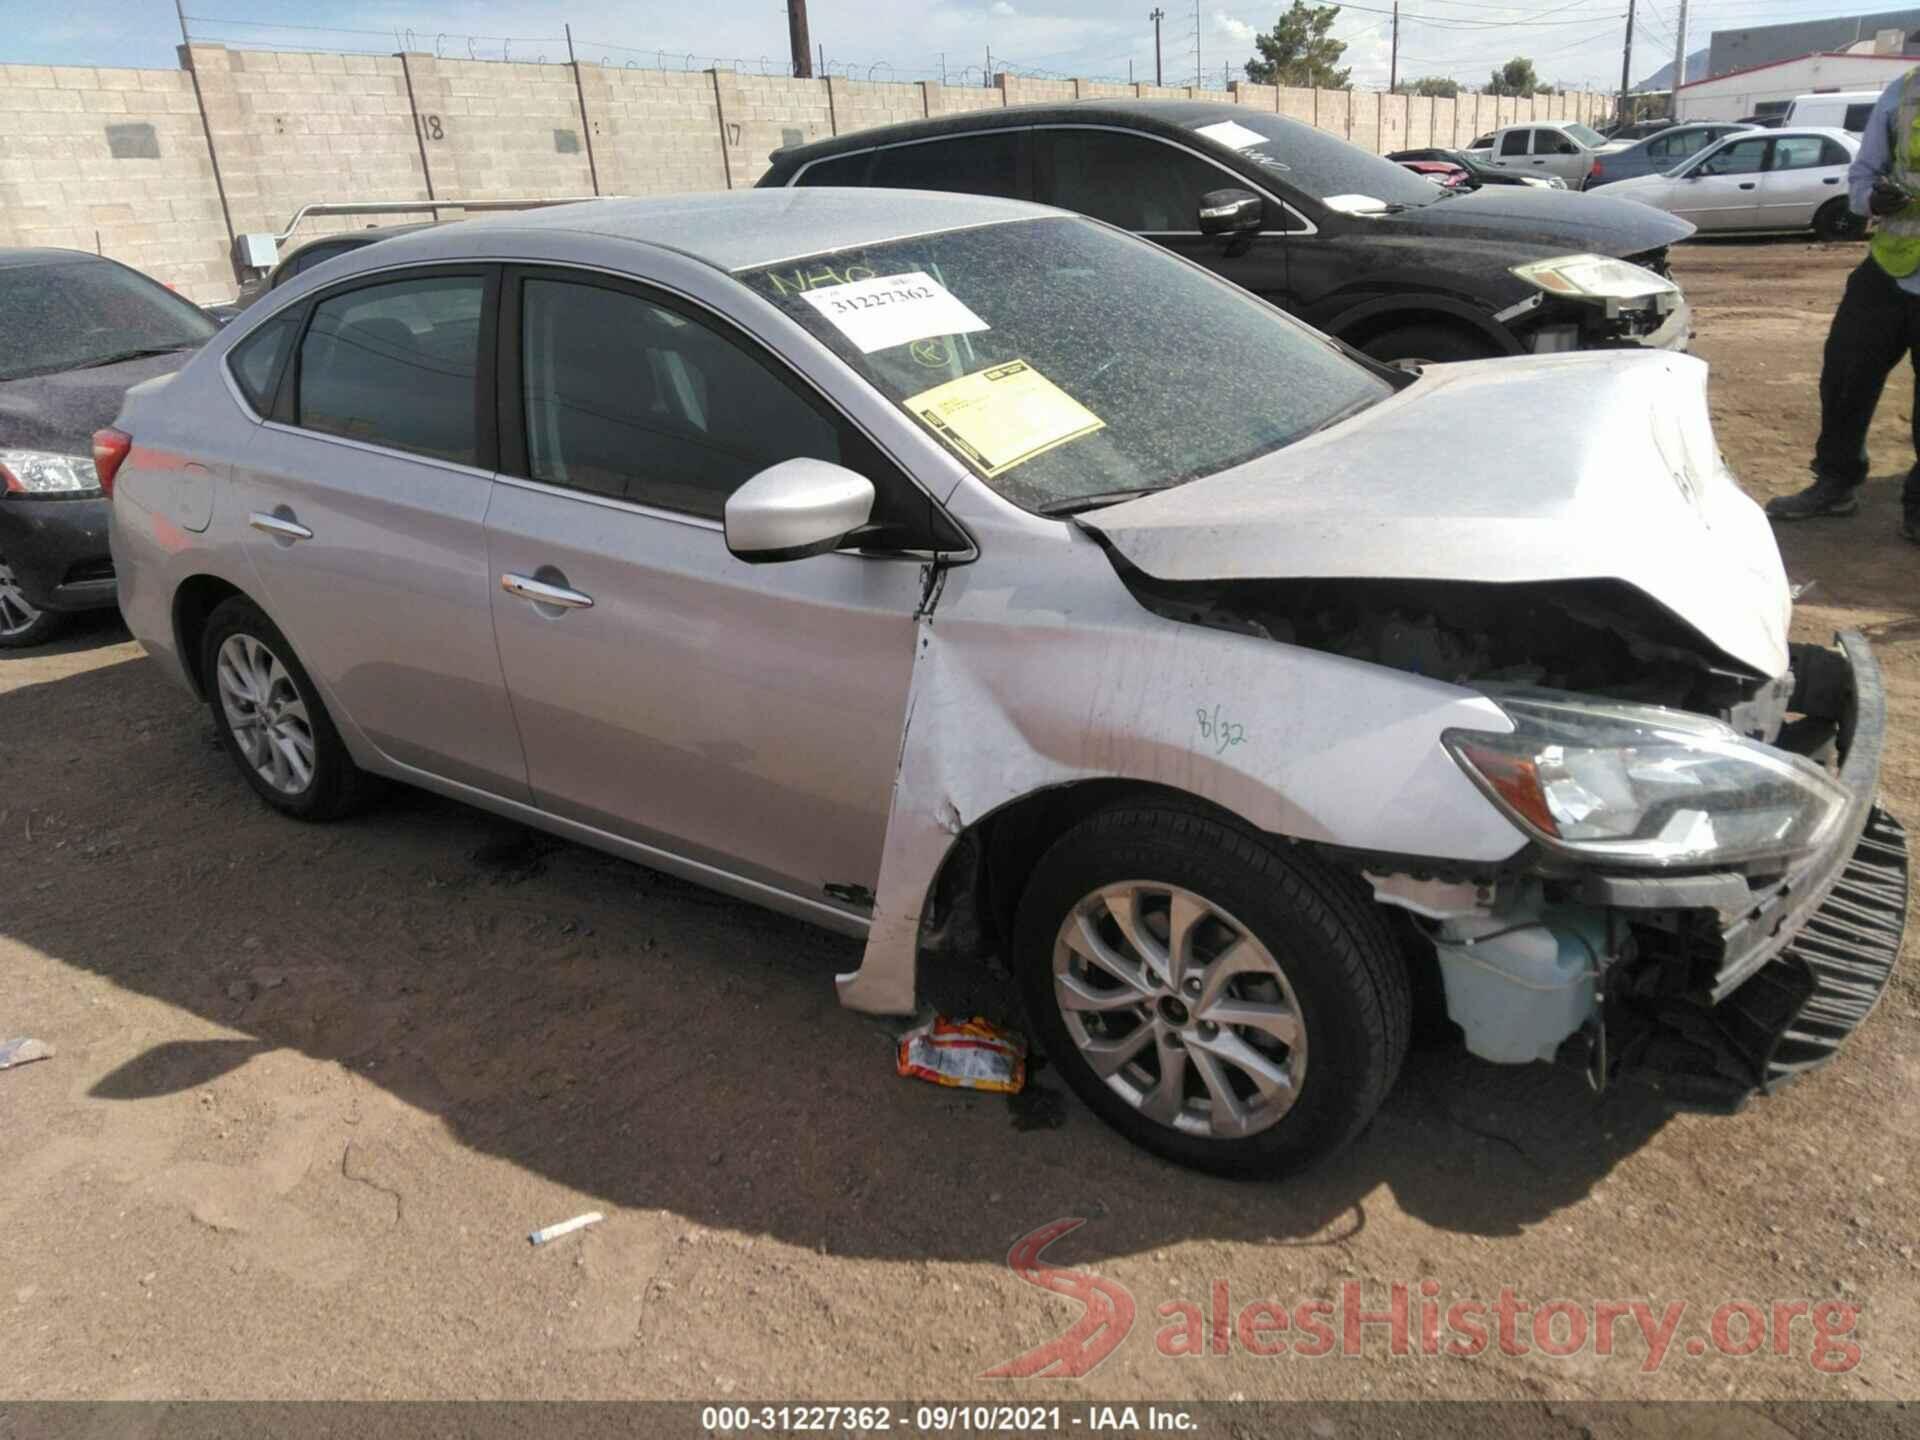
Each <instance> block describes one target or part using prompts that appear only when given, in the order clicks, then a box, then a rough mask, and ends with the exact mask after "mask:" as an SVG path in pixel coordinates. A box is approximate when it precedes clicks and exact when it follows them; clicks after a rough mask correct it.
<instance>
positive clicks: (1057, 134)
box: [1034, 125, 1310, 312]
mask: <svg viewBox="0 0 1920 1440" xmlns="http://www.w3.org/2000/svg"><path fill="white" fill-rule="evenodd" d="M1034 140H1035V182H1036V191H1037V195H1038V198H1039V199H1040V202H1041V203H1042V204H1045V205H1057V206H1059V207H1060V208H1061V209H1063V210H1073V211H1077V212H1079V213H1080V214H1082V215H1091V216H1093V217H1094V218H1095V219H1096V220H1105V221H1106V222H1107V223H1108V224H1110V225H1117V226H1119V227H1120V228H1121V229H1123V230H1131V231H1132V232H1133V233H1134V234H1136V235H1139V236H1141V237H1142V238H1144V239H1147V240H1151V241H1153V242H1154V243H1155V244H1157V245H1161V246H1164V247H1165V248H1166V249H1168V250H1171V251H1173V252H1174V253H1175V254H1176V255H1183V256H1185V257H1186V258H1187V259H1189V260H1192V261H1193V262H1194V263H1196V264H1198V265H1203V266H1205V267H1206V268H1207V269H1209V270H1212V271H1214V272H1215V273H1216V274H1218V275H1220V276H1221V277H1223V278H1224V279H1227V280H1231V281H1233V283H1234V284H1236V285H1240V286H1242V287H1244V288H1246V289H1248V290H1251V291H1253V293H1254V294H1256V295H1259V296H1261V297H1262V298H1264V299H1267V300H1271V301H1273V302H1274V303H1275V304H1276V305H1279V306H1281V307H1283V308H1285V309H1288V310H1293V311H1296V312H1297V311H1298V310H1299V308H1300V303H1299V297H1298V295H1297V293H1296V291H1297V289H1298V287H1297V286H1295V285H1293V284H1291V283H1290V276H1289V245H1290V244H1291V243H1294V242H1293V241H1290V240H1289V238H1288V237H1289V236H1290V235H1291V236H1294V237H1296V239H1297V238H1298V237H1303V236H1304V235H1306V234H1307V233H1308V232H1309V229H1310V227H1309V226H1308V225H1307V223H1306V222H1305V220H1303V219H1302V218H1301V217H1300V216H1299V215H1298V214H1297V213H1296V212H1295V211H1294V210H1293V209H1292V208H1291V207H1290V206H1288V205H1287V204H1286V203H1285V202H1284V201H1282V200H1280V199H1279V198H1277V197H1276V196H1274V195H1272V194H1264V195H1263V197H1262V198H1263V199H1264V200H1265V202H1266V216H1265V219H1264V220H1263V221H1262V228H1261V230H1260V232H1259V233H1258V234H1256V235H1253V236H1251V237H1239V238H1236V239H1232V240H1229V239H1228V238H1226V237H1223V236H1218V235H1202V234H1201V233H1200V220H1199V210H1200V200H1201V197H1202V196H1204V195H1206V194H1208V193H1210V192H1211V191H1215V190H1235V189H1237V190H1248V191H1252V190H1253V189H1254V186H1253V183H1252V182H1251V181H1249V180H1247V179H1246V178H1245V177H1243V176H1241V175H1239V174H1237V173H1235V172H1234V171H1232V170H1229V169H1227V168H1226V167H1225V166H1224V165H1221V164H1219V163H1217V162H1216V161H1214V160H1211V159H1209V158H1207V157H1206V156H1204V155H1202V154H1200V153H1199V152H1198V151H1195V150H1190V149H1188V148H1186V147H1185V146H1182V145H1176V144H1174V143H1173V142H1171V141H1168V140H1163V139H1160V138H1159V137H1158V136H1153V135H1146V134H1141V133H1139V132H1136V131H1131V130H1121V129H1117V128H1114V127H1112V126H1097V125H1061V126H1045V127H1042V128H1040V129H1039V130H1036V131H1035V132H1034Z"/></svg>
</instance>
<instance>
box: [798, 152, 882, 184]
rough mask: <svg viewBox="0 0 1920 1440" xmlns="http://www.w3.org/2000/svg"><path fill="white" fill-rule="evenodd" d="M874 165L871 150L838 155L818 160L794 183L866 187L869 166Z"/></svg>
mask: <svg viewBox="0 0 1920 1440" xmlns="http://www.w3.org/2000/svg"><path fill="white" fill-rule="evenodd" d="M872 163H873V152H872V151H871V150H862V151H860V152H859V153H858V154H855V155H836V156H834V157H833V158H832V159H831V160H816V161H815V162H814V163H813V164H811V165H809V166H808V167H807V168H806V169H805V170H803V171H802V172H801V173H800V176H799V178H798V179H796V180H795V181H794V182H793V183H794V184H796V185H864V184H866V183H867V166H868V165H870V164H872Z"/></svg>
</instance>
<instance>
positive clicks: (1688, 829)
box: [1442, 694, 1848, 866]
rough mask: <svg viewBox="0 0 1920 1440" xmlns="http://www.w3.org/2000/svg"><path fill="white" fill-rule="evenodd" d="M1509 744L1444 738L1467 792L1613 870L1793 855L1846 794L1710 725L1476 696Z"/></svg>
mask: <svg viewBox="0 0 1920 1440" xmlns="http://www.w3.org/2000/svg"><path fill="white" fill-rule="evenodd" d="M1490 698H1491V699H1492V700H1493V701H1494V703H1495V704H1496V705H1498V706H1499V707H1500V708H1501V709H1502V710H1503V711H1505V712H1506V714H1507V717H1508V718H1509V719H1510V720H1512V721H1513V725H1514V730H1513V733H1512V734H1511V735H1495V734H1490V733H1487V732H1484V731H1477V730H1449V731H1447V732H1446V734H1445V735H1444V736H1443V737H1442V738H1443V739H1444V741H1445V743H1446V746H1447V749H1448V750H1450V751H1451V752H1452V754H1453V757H1454V758H1455V759H1456V760H1458V761H1459V762H1460V764H1461V766H1462V767H1463V768H1464V769H1465V770H1466V772H1467V774H1468V775H1470V776H1471V777H1472V778H1473V780H1474V781H1475V783H1476V784H1478V785H1479V786H1480V788H1481V789H1482V790H1483V791H1485V792H1486V794H1487V795H1488V797H1489V798H1490V799H1492V800H1493V802H1494V803H1495V804H1497V805H1498V806H1499V807H1500V808H1501V809H1502V810H1504V811H1505V812H1506V813H1507V814H1508V815H1510V816H1511V817H1512V818H1513V819H1514V820H1516V821H1517V822H1519V824H1520V825H1521V827H1522V828H1523V829H1525V830H1526V831H1528V832H1529V833H1530V834H1532V835H1533V836H1534V837H1535V838H1537V839H1538V840H1540V841H1541V842H1542V843H1543V844H1545V845H1546V846H1548V847H1549V848H1551V849H1555V850H1560V851H1565V852H1568V853H1572V854H1576V855H1580V856H1583V857H1585V858H1588V859H1592V860H1599V861H1609V862H1613V863H1616V864H1620V865H1644V866H1674V865H1730V864H1738V863H1745V862H1749V861H1760V860H1784V859H1787V858H1789V857H1791V856H1795V855H1803V854H1806V853H1808V852H1809V851H1812V850H1815V849H1817V848H1819V846H1820V845H1821V844H1822V843H1823V842H1824V841H1825V840H1826V839H1827V838H1828V836H1829V835H1831V834H1832V831H1833V827H1834V826H1835V825H1837V824H1839V823H1840V821H1841V818H1842V817H1843V816H1844V815H1845V813H1846V810H1847V801H1848V794H1847V791H1846V788H1845V787H1844V786H1842V785H1841V784H1840V783H1839V782H1838V781H1836V780H1835V779H1834V778H1833V777H1832V776H1830V775H1829V774H1827V772H1826V771H1824V770H1822V769H1820V768H1819V767H1818V766H1816V765H1814V764H1813V763H1812V762H1811V761H1808V760H1803V759H1801V758H1800V757H1799V756H1798V755H1790V754H1788V753H1787V752H1786V751H1784V750H1776V749H1774V748H1773V747H1771V746H1768V745H1762V744H1759V743H1758V742H1756V741H1753V740H1748V739H1746V738H1745V737H1743V736H1741V735H1739V734H1737V733H1735V732H1734V731H1733V730H1732V729H1731V728H1729V727H1728V726H1726V725H1723V724H1721V723H1720V722H1719V721H1718V720H1710V719H1707V718H1706V717H1704V716H1700V715H1690V714H1688V713H1687V712H1685V711H1683V710H1665V709H1661V708H1660V707H1658V706H1653V705H1626V704H1614V703H1611V702H1608V701H1604V700H1595V701H1588V700H1583V699H1577V698H1571V697H1562V696H1557V695H1550V694H1529V695H1525V696H1508V695H1500V694H1495V695H1493V696H1491V697H1490Z"/></svg>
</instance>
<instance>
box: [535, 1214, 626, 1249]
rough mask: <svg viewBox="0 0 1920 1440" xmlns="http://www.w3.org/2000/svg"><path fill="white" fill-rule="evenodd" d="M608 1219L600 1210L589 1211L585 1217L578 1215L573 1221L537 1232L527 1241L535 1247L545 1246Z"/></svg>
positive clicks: (562, 1222)
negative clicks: (551, 1241)
mask: <svg viewBox="0 0 1920 1440" xmlns="http://www.w3.org/2000/svg"><path fill="white" fill-rule="evenodd" d="M606 1218H607V1217H606V1216H604V1215H602V1214H601V1213H600V1212H599V1211H598V1210H589V1211H588V1212H587V1213H586V1214H584V1215H576V1216H574V1217H573V1219H571V1220H562V1221H561V1222H560V1223H559V1224H558V1225H549V1226H547V1228H546V1229H544V1230H535V1231H533V1232H532V1233H531V1234H530V1235H528V1236H527V1239H528V1241H529V1242H530V1243H532V1244H535V1245H544V1244H546V1243H547V1242H548V1241H549V1240H558V1239H559V1238H560V1237H561V1236H562V1235H571V1234H572V1233H573V1232H574V1231H576V1230H584V1229H586V1228H587V1226H589V1225H598V1224H599V1223H600V1222H601V1221H602V1220H604V1219H606Z"/></svg>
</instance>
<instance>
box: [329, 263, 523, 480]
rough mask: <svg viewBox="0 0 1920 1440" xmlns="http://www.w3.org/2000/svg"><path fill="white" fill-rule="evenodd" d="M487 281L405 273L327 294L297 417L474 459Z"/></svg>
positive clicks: (446, 456) (443, 455)
mask: <svg viewBox="0 0 1920 1440" xmlns="http://www.w3.org/2000/svg"><path fill="white" fill-rule="evenodd" d="M485 295H486V281H485V280H484V279H482V278H481V277H480V276H478V275H448V276H435V277H428V278H420V279H414V280H397V281H393V282H390V283H388V284H385V285H371V286H368V287H367V288H365V289H362V290H350V291H348V292H347V293H346V294H344V295H335V296H333V297H331V298H330V299H327V300H323V301H321V302H320V303H319V304H318V305H316V306H314V308H313V321H312V323H311V324H310V325H309V326H308V327H307V333H306V338H305V339H304V340H302V341H301V342H300V372H299V386H298V400H299V404H298V417H297V418H298V423H299V424H300V425H302V426H304V427H305V428H307V429H309V430H318V431H321V432H322V433H324V434H328V435H342V436H345V437H347V438H348V439H352V440H363V441H366V442H367V443H368V444H372V445H387V446H391V447H392V448H394V449H396V450H408V451H412V452H413V453H415V454H418V455H430V456H433V457H435V458H436V459H440V460H452V461H457V462H459V463H460V464H463V465H471V464H473V463H475V461H476V459H477V458H478V455H479V440H478V433H477V426H476V424H475V411H474V374H475V371H476V369H477V367H478V364H479V355H480V314H481V310H482V307H483V304H484V300H485Z"/></svg>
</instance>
